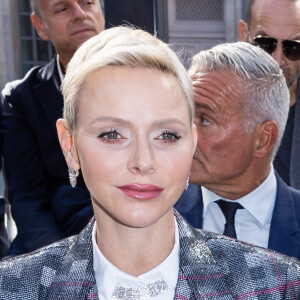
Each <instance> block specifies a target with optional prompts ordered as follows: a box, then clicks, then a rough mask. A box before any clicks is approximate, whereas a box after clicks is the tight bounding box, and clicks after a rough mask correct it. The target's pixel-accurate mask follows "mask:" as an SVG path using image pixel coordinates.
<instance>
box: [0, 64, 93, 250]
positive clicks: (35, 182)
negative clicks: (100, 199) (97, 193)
mask: <svg viewBox="0 0 300 300" xmlns="http://www.w3.org/2000/svg"><path fill="white" fill-rule="evenodd" d="M59 86H60V79H59V74H58V68H57V64H56V59H53V60H52V61H51V62H50V63H49V64H47V65H46V66H44V67H35V68H33V69H31V70H30V71H29V72H28V73H27V75H26V76H25V77H24V78H23V79H22V80H17V81H14V82H11V83H8V84H7V85H6V86H5V88H4V90H3V91H2V113H3V116H2V117H3V128H4V148H3V156H4V169H5V175H6V179H7V183H8V199H9V201H10V203H11V207H12V215H13V218H14V220H15V222H16V225H17V228H18V232H19V236H18V240H19V241H21V243H22V245H23V247H24V251H32V250H35V249H37V248H39V247H41V246H43V245H46V244H50V243H53V242H55V241H57V240H60V239H62V238H64V237H66V236H69V235H72V234H76V233H78V232H79V231H80V230H82V228H84V227H85V226H86V224H87V223H88V221H89V220H90V218H91V217H92V216H93V211H92V206H91V202H90V197H89V193H88V191H87V190H86V188H85V185H84V183H83V180H82V179H81V178H79V183H78V187H77V188H75V189H72V188H71V187H70V185H69V178H68V170H67V165H66V162H65V160H64V157H63V154H62V151H61V149H60V146H59V142H58V138H57V132H56V120H57V119H58V118H60V117H61V116H62V109H63V97H62V94H61V92H60V90H59Z"/></svg>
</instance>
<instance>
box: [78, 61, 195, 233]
mask: <svg viewBox="0 0 300 300" xmlns="http://www.w3.org/2000/svg"><path fill="white" fill-rule="evenodd" d="M74 140H75V141H74V143H75V149H76V151H74V157H76V156H77V157H76V159H75V160H78V162H79V165H78V167H80V168H81V171H82V174H83V177H84V179H85V183H86V185H87V187H88V189H89V191H90V193H91V195H92V199H93V204H94V209H95V214H96V215H97V210H99V209H100V211H101V212H102V213H103V212H104V213H105V215H108V216H109V217H110V218H112V219H114V220H115V221H117V222H118V223H121V224H124V225H126V226H130V227H147V226H149V225H151V224H154V223H155V222H157V221H158V220H160V219H161V217H163V216H164V215H165V214H166V213H167V212H168V211H170V209H171V208H172V206H173V205H174V204H175V202H176V201H177V200H178V198H179V197H180V195H181V193H182V191H183V189H184V186H185V183H186V179H187V177H188V174H189V171H190V166H191V162H192V157H193V153H194V147H195V144H196V131H195V130H194V129H193V130H192V131H191V129H190V120H189V114H188V107H187V103H186V101H185V98H184V95H183V93H182V91H181V89H180V87H179V85H178V83H177V81H176V79H175V78H174V77H173V76H172V75H169V74H165V73H163V72H160V71H157V70H151V69H131V68H127V67H106V68H103V69H101V70H99V71H97V72H95V73H93V74H92V75H90V76H89V77H88V79H87V81H86V86H85V89H84V92H83V95H82V96H81V98H80V103H79V107H78V114H77V128H76V136H75V139H74Z"/></svg>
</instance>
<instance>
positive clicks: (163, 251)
mask: <svg viewBox="0 0 300 300" xmlns="http://www.w3.org/2000/svg"><path fill="white" fill-rule="evenodd" d="M95 217H96V222H97V231H96V232H97V233H96V240H97V245H98V247H99V249H100V250H101V252H102V254H103V255H104V256H105V258H106V259H107V260H108V261H110V262H111V263H112V264H113V265H114V266H116V267H117V268H118V269H119V270H121V271H123V272H125V273H127V274H130V275H132V276H139V275H141V274H144V273H146V272H148V271H150V270H152V269H153V268H155V267H156V266H157V265H159V264H160V263H161V262H163V261H164V260H165V258H166V257H167V256H168V255H169V254H170V253H171V251H172V249H173V246H174V242H175V220H174V215H173V209H171V210H170V211H169V212H167V213H166V214H165V215H164V216H163V217H162V218H161V219H160V220H158V221H157V222H156V223H155V224H152V225H150V226H148V227H146V228H132V227H129V226H126V225H123V224H120V223H117V222H116V221H115V220H114V219H112V218H111V217H110V216H108V215H107V214H106V213H105V212H103V211H100V210H99V208H97V209H96V210H95Z"/></svg>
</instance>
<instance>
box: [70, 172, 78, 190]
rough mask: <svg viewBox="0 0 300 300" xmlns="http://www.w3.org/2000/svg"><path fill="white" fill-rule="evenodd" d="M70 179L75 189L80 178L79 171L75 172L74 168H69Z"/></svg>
mask: <svg viewBox="0 0 300 300" xmlns="http://www.w3.org/2000/svg"><path fill="white" fill-rule="evenodd" d="M68 172H69V179H70V184H71V186H72V188H74V187H75V186H76V184H77V177H78V176H79V170H77V171H75V170H74V169H73V168H72V167H69V169H68Z"/></svg>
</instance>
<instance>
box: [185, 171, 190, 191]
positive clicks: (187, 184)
mask: <svg viewBox="0 0 300 300" xmlns="http://www.w3.org/2000/svg"><path fill="white" fill-rule="evenodd" d="M189 185H190V173H189V175H188V178H187V180H186V183H185V188H184V189H185V190H187V189H188V188H189Z"/></svg>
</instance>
